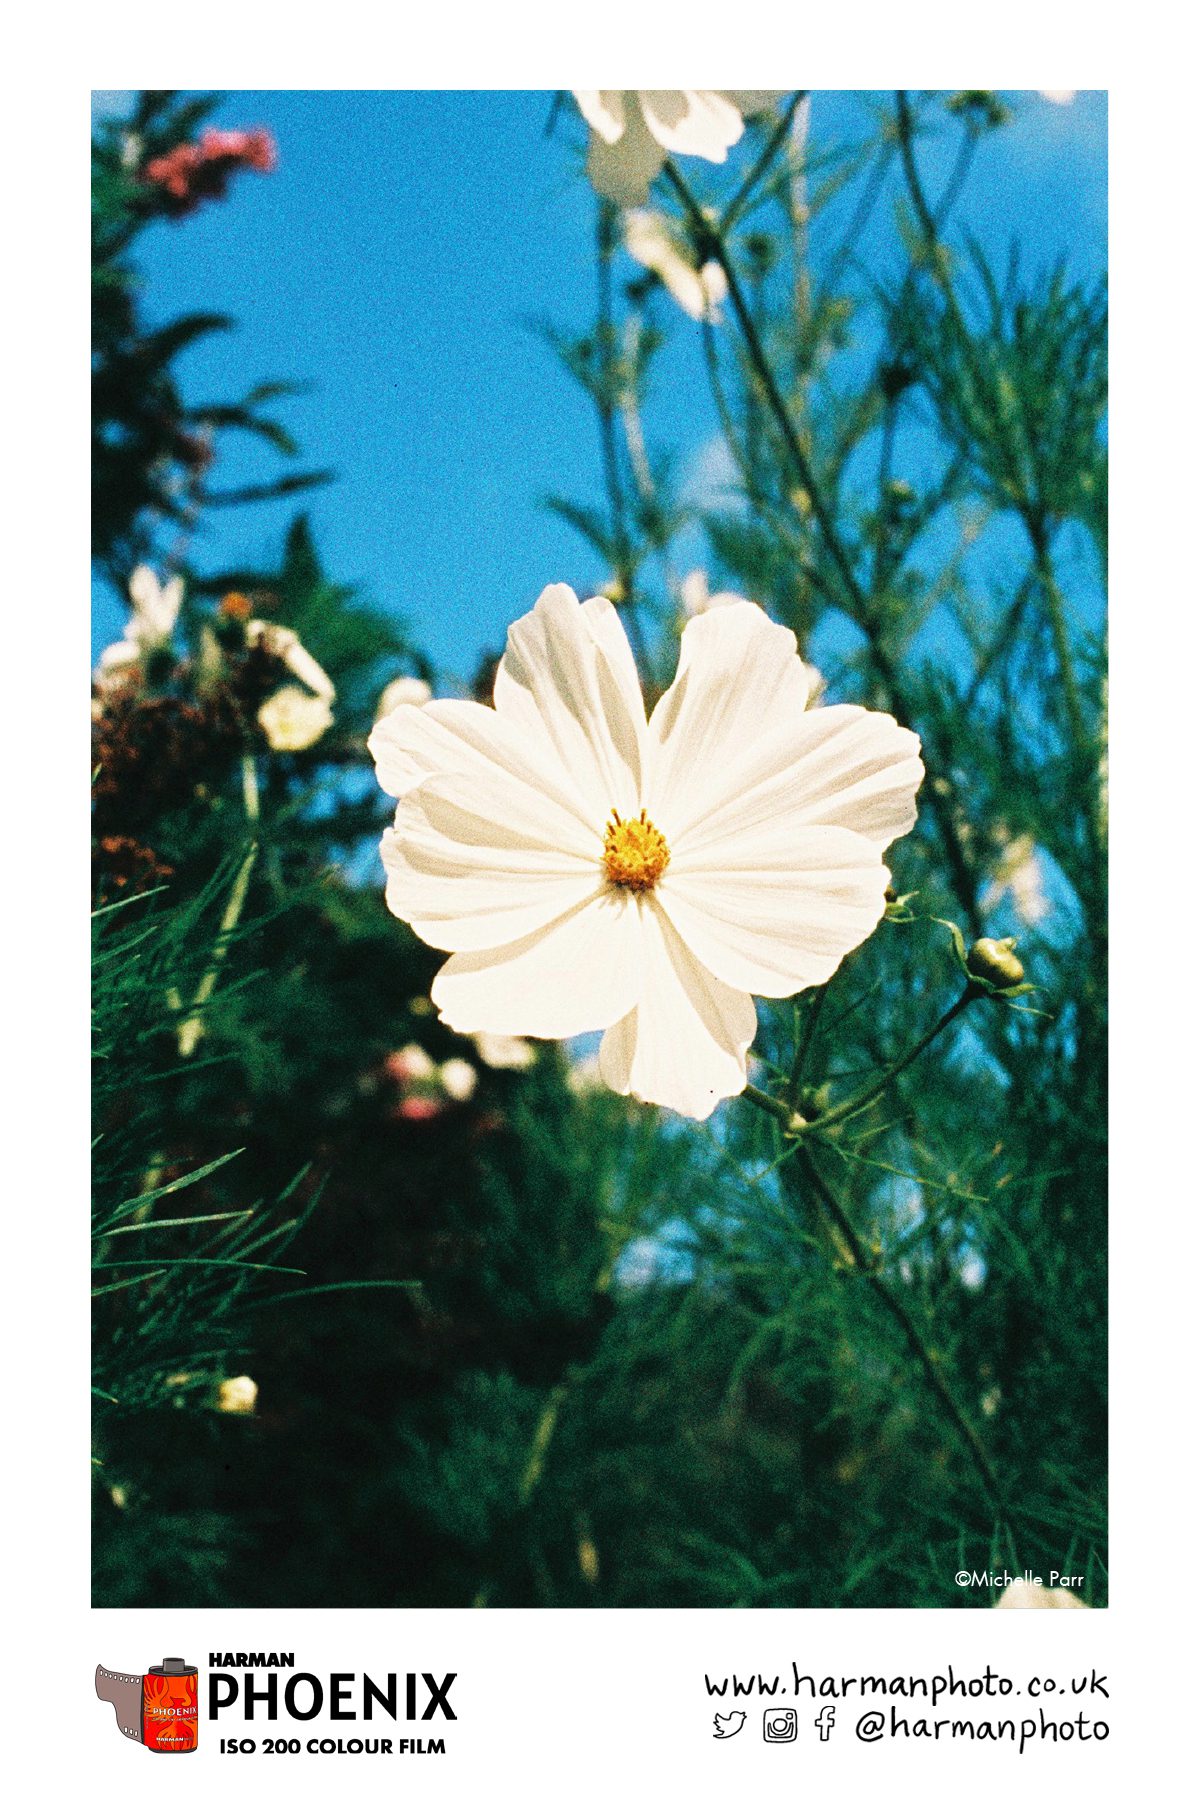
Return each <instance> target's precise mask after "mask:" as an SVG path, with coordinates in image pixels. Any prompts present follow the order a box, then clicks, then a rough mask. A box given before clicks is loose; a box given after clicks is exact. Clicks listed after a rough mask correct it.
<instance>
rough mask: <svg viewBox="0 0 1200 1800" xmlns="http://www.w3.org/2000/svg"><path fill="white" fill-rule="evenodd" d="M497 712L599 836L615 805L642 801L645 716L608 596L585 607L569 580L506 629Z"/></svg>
mask: <svg viewBox="0 0 1200 1800" xmlns="http://www.w3.org/2000/svg"><path fill="white" fill-rule="evenodd" d="M495 700H496V711H497V713H498V715H499V716H500V718H501V719H503V720H504V721H505V722H506V723H508V724H509V725H511V726H512V727H513V729H514V730H515V731H517V732H519V734H520V736H521V739H522V741H523V742H524V743H525V744H527V745H528V746H529V747H530V750H531V753H532V755H533V756H534V757H535V758H536V760H537V762H538V764H539V766H542V767H546V768H548V769H550V770H552V771H553V772H554V779H555V781H556V782H558V783H560V784H561V785H562V786H563V787H564V788H566V787H569V788H570V791H571V792H572V793H573V794H574V795H575V797H576V799H577V801H578V804H579V808H580V810H581V813H582V816H584V817H586V818H589V819H591V820H592V821H593V822H594V828H595V830H596V831H597V832H598V833H602V832H603V828H604V821H605V820H606V819H607V817H608V815H609V813H610V812H611V811H612V809H613V808H614V807H616V808H617V810H618V812H620V813H621V815H622V817H627V816H628V815H629V814H630V813H633V812H636V811H637V809H638V807H639V806H640V804H641V798H640V796H641V783H642V756H643V749H644V744H645V737H646V713H645V708H644V706H643V703H642V695H641V689H640V687H639V685H638V679H637V671H636V669H635V667H634V663H633V656H632V653H631V651H630V649H629V645H628V642H627V640H626V637H625V632H624V629H623V627H622V625H621V622H620V620H619V619H618V617H617V614H616V610H615V609H614V607H613V606H612V604H611V602H609V601H608V600H604V599H595V600H589V601H588V603H587V604H586V606H580V604H579V602H578V600H577V599H576V598H575V595H574V594H573V593H572V591H571V589H570V588H569V587H567V586H565V585H564V584H563V583H561V582H560V583H557V584H556V585H555V586H553V587H548V588H546V589H545V590H544V592H543V593H542V594H541V596H540V598H539V599H538V602H537V605H536V606H535V607H534V609H533V611H532V612H529V613H526V614H525V616H524V618H521V619H518V620H517V622H516V624H515V625H512V626H510V627H509V633H508V647H507V649H506V650H505V652H504V656H503V658H502V659H501V662H500V667H499V669H498V670H497V672H496V688H495Z"/></svg>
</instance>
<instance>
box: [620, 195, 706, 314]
mask: <svg viewBox="0 0 1200 1800" xmlns="http://www.w3.org/2000/svg"><path fill="white" fill-rule="evenodd" d="M625 248H626V249H627V250H628V252H629V254H630V256H632V257H633V259H634V261H635V262H640V263H641V265H642V267H643V268H646V269H651V270H652V271H653V272H654V274H655V275H657V276H658V278H659V280H660V281H661V282H662V284H663V286H664V287H665V288H666V290H667V292H668V293H669V294H670V295H671V297H672V298H673V299H674V300H677V301H678V303H679V305H680V306H682V308H683V310H684V312H685V313H687V315H688V317H689V318H691V319H707V320H708V322H709V323H710V324H715V323H716V322H717V320H718V319H719V318H720V307H721V302H722V300H724V298H725V296H726V294H727V293H728V292H729V283H728V281H727V280H726V278H725V271H724V269H723V268H722V267H721V265H720V263H718V262H711V261H710V262H706V263H703V264H701V265H700V266H699V267H697V264H696V259H695V256H694V254H692V253H691V252H690V247H689V246H688V245H687V243H686V242H685V241H684V240H683V238H682V237H681V236H680V235H679V233H678V232H677V231H674V230H672V228H671V226H670V225H669V223H668V222H667V220H666V219H665V218H664V216H663V214H662V213H657V212H651V211H648V210H647V209H645V208H641V207H639V208H636V209H635V210H634V211H632V212H628V213H626V215H625Z"/></svg>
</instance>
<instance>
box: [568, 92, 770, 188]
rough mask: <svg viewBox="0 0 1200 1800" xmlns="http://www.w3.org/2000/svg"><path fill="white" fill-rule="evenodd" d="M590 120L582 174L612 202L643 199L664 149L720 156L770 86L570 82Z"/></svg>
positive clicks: (762, 104) (763, 103)
mask: <svg viewBox="0 0 1200 1800" xmlns="http://www.w3.org/2000/svg"><path fill="white" fill-rule="evenodd" d="M572 92H573V93H574V95H575V99H576V101H577V102H578V105H579V110H580V112H581V113H582V114H583V116H584V118H585V119H586V120H587V122H588V125H589V126H590V127H591V142H590V145H589V148H588V163H587V166H588V175H589V176H590V178H591V182H592V186H593V187H594V188H595V189H596V190H597V192H598V193H601V194H603V195H604V196H605V197H606V198H607V199H609V200H613V201H615V202H616V204H617V205H618V206H642V205H644V204H645V200H646V196H647V195H648V194H649V192H650V183H651V182H652V181H653V180H654V177H655V176H656V175H657V174H658V171H659V170H660V169H661V168H662V166H663V163H664V161H665V160H666V158H667V157H668V156H702V157H704V159H705V160H706V161H707V162H715V163H723V162H724V161H725V158H726V156H727V155H728V153H729V150H730V147H731V146H732V145H733V144H736V143H737V141H738V139H739V138H740V137H741V135H742V131H743V125H742V119H743V116H746V117H749V115H750V114H751V113H756V112H762V111H763V110H764V108H766V107H768V106H770V105H772V104H773V103H774V101H776V100H777V99H778V98H779V93H778V92H777V91H775V90H766V89H763V90H754V91H751V90H748V89H747V90H739V89H732V88H726V89H722V90H720V91H718V90H717V89H715V88H636V89H635V88H574V89H572Z"/></svg>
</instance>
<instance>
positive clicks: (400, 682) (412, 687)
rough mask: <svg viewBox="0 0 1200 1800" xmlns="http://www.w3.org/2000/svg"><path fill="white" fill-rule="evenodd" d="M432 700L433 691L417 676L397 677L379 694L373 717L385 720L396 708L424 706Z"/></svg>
mask: <svg viewBox="0 0 1200 1800" xmlns="http://www.w3.org/2000/svg"><path fill="white" fill-rule="evenodd" d="M432 698H433V689H432V688H431V687H430V685H429V683H428V682H427V681H422V680H421V677H420V676H419V675H398V676H397V677H396V679H395V681H389V682H388V684H387V686H386V687H385V688H384V690H383V692H382V694H380V696H379V704H378V706H377V707H376V708H375V717H376V718H377V719H386V717H387V715H388V714H389V713H390V712H394V711H395V709H396V708H397V707H398V706H424V704H425V702H426V701H427V700H432Z"/></svg>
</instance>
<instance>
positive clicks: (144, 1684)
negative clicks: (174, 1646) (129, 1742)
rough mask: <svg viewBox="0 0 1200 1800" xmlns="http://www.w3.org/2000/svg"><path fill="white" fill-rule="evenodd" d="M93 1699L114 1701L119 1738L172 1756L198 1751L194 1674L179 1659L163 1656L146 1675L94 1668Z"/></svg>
mask: <svg viewBox="0 0 1200 1800" xmlns="http://www.w3.org/2000/svg"><path fill="white" fill-rule="evenodd" d="M96 1696H97V1698H98V1699H100V1700H108V1701H111V1702H112V1706H113V1710H114V1711H115V1713H116V1715H117V1729H118V1731H120V1733H121V1735H122V1737H127V1738H132V1739H133V1740H134V1742H135V1743H139V1744H145V1746H146V1748H147V1750H157V1751H159V1752H161V1753H171V1754H174V1755H178V1754H179V1753H180V1752H183V1751H188V1750H194V1749H195V1748H196V1741H197V1729H198V1726H199V1709H198V1707H197V1704H196V1669H195V1666H194V1664H192V1663H188V1662H184V1660H183V1658H182V1657H181V1656H164V1657H163V1659H162V1661H161V1662H160V1663H155V1664H154V1665H153V1667H152V1668H150V1669H148V1670H147V1671H146V1673H145V1674H144V1675H123V1674H121V1673H120V1672H119V1671H118V1670H116V1669H106V1668H105V1667H104V1665H103V1663H98V1664H97V1665H96Z"/></svg>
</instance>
